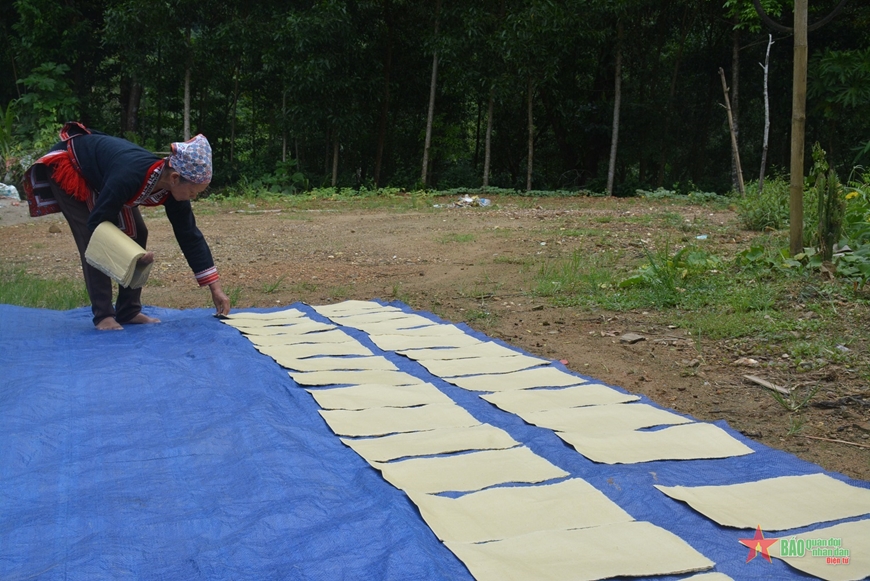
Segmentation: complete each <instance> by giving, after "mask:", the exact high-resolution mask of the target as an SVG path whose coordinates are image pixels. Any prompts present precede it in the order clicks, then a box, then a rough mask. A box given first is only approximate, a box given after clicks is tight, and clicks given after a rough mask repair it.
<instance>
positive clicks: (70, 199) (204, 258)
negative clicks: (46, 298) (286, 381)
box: [24, 123, 230, 330]
mask: <svg viewBox="0 0 870 581" xmlns="http://www.w3.org/2000/svg"><path fill="white" fill-rule="evenodd" d="M60 137H61V141H60V142H59V143H58V144H56V145H55V146H54V147H52V148H51V151H50V152H49V153H47V154H46V155H44V156H43V157H41V158H40V159H39V160H37V161H36V163H34V165H33V166H31V167H30V169H28V171H27V174H26V176H25V184H24V186H25V190H26V191H27V197H28V203H29V205H30V213H31V215H34V216H40V215H44V214H48V213H51V212H57V211H60V212H63V215H64V216H65V217H66V219H67V222H68V223H69V227H70V230H72V234H73V237H74V238H75V242H76V246H77V247H78V250H79V255H80V257H81V261H82V270H83V272H84V277H85V285H86V286H87V290H88V296H89V297H90V299H91V310H92V311H93V314H94V318H93V321H94V325H95V326H96V327H97V329H100V330H119V329H123V325H124V324H138V323H159V322H160V321H159V320H158V319H155V318H153V317H149V316H147V315H145V314H144V313H142V303H141V299H140V297H141V294H142V289H141V288H138V289H133V288H127V287H119V289H118V299H117V302H116V303H115V304H114V305H113V304H112V290H113V287H112V280H111V279H110V278H109V277H108V276H106V275H105V274H103V273H102V272H100V271H99V270H97V269H96V268H94V267H92V266H91V265H90V264H88V263H87V261H86V260H85V250H86V249H87V247H88V243H89V242H90V239H91V234H92V233H93V231H94V230H95V229H96V227H97V226H99V225H100V223H102V222H104V221H107V220H108V221H110V222H112V223H113V224H115V225H116V226H118V227H119V228H120V229H121V230H122V231H124V232H125V233H126V234H127V235H128V236H130V237H131V238H132V239H133V240H135V241H136V242H137V243H138V244H139V245H140V246H141V247H142V248H146V246H145V245H146V242H147V240H148V229H147V228H146V227H145V222H144V221H143V220H142V215H141V214H140V213H139V209H138V207H139V206H159V205H162V206H164V207H165V209H166V216H167V217H168V218H169V221H170V223H172V229H173V231H174V232H175V239H176V240H177V241H178V245H179V246H180V247H181V251H182V252H183V253H184V256H185V258H186V259H187V263H188V264H189V265H190V268H191V269H192V270H193V272H194V276H195V277H196V280H197V282H198V283H199V285H200V286H208V287H209V289H210V290H211V296H212V300H213V301H214V304H215V307H216V308H217V313H218V315H226V314H228V313H229V312H230V299H229V297H227V295H226V294H225V293H224V292H223V290H222V289H221V284H220V280H219V277H218V273H217V269H216V268H215V265H214V259H213V258H212V255H211V250H209V247H208V244H207V243H206V241H205V238H204V237H203V235H202V232H200V231H199V228H197V227H196V221H195V220H194V217H193V209H192V207H191V204H190V200H194V199H196V197H197V195H199V194H201V193H202V192H203V190H205V189H206V187H207V186H208V184H209V182H210V181H211V176H212V163H211V146H210V145H209V143H208V140H207V139H206V138H205V137H204V136H202V135H197V136H196V137H194V138H193V139H191V140H189V141H186V142H183V143H181V142H180V143H173V144H172V153H171V154H170V155H169V157H167V158H165V159H161V158H159V157H157V156H155V155H154V154H153V153H151V152H149V151H147V150H145V149H143V148H141V147H139V146H138V145H136V144H134V143H131V142H129V141H127V140H125V139H121V138H118V137H112V136H109V135H106V134H104V133H100V132H99V131H94V130H91V129H88V128H86V127H84V126H83V125H81V124H79V123H67V124H66V125H65V126H64V128H63V130H62V131H61V134H60ZM153 260H154V256H153V254H152V253H150V252H149V253H147V254H146V255H145V256H144V257H143V258H142V259H141V262H144V263H147V262H151V261H153Z"/></svg>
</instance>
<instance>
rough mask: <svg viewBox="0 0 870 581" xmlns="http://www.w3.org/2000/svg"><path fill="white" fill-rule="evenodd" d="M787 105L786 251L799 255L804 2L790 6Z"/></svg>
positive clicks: (804, 83) (804, 97)
mask: <svg viewBox="0 0 870 581" xmlns="http://www.w3.org/2000/svg"><path fill="white" fill-rule="evenodd" d="M793 75H794V77H793V81H792V102H791V181H790V183H789V222H790V224H789V249H790V250H791V255H792V256H795V255H796V254H799V253H801V252H803V249H804V240H803V230H804V130H805V127H806V121H807V114H806V106H807V0H795V3H794V73H793Z"/></svg>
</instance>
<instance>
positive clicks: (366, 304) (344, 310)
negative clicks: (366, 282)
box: [314, 300, 401, 317]
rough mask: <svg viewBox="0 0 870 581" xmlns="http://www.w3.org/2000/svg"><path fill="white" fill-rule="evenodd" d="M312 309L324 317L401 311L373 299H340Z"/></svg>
mask: <svg viewBox="0 0 870 581" xmlns="http://www.w3.org/2000/svg"><path fill="white" fill-rule="evenodd" d="M314 310H315V311H317V312H318V313H320V314H321V315H323V316H324V317H331V316H333V315H336V316H337V315H359V314H362V313H370V312H372V311H401V309H399V308H397V307H389V306H385V305H382V304H379V303H376V302H374V301H354V300H351V301H342V302H340V303H335V304H334V305H320V306H317V307H314Z"/></svg>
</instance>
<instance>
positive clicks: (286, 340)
mask: <svg viewBox="0 0 870 581" xmlns="http://www.w3.org/2000/svg"><path fill="white" fill-rule="evenodd" d="M245 337H246V338H247V339H248V341H250V342H251V343H253V344H254V345H257V346H263V347H276V346H278V345H321V344H323V343H347V342H348V341H354V340H355V339H354V338H353V337H351V336H350V335H348V334H347V333H345V332H344V331H341V330H339V329H331V330H327V331H319V332H316V333H305V334H303V335H286V334H285V335H245Z"/></svg>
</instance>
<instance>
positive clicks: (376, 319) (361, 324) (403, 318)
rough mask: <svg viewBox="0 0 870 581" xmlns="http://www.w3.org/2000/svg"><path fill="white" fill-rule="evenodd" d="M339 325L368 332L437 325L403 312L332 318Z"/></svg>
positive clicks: (424, 318) (418, 316)
mask: <svg viewBox="0 0 870 581" xmlns="http://www.w3.org/2000/svg"><path fill="white" fill-rule="evenodd" d="M331 320H333V321H335V322H336V323H338V324H339V325H344V326H345V327H355V328H357V329H363V330H366V329H368V328H369V327H375V328H379V327H380V326H387V327H390V328H393V329H410V328H412V327H426V326H431V325H435V324H436V323H435V322H433V321H432V320H430V319H427V318H426V317H421V316H420V315H411V314H408V313H403V312H401V311H400V312H389V311H387V312H378V313H369V314H365V315H354V316H352V317H331Z"/></svg>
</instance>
